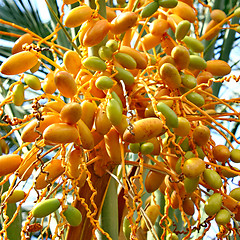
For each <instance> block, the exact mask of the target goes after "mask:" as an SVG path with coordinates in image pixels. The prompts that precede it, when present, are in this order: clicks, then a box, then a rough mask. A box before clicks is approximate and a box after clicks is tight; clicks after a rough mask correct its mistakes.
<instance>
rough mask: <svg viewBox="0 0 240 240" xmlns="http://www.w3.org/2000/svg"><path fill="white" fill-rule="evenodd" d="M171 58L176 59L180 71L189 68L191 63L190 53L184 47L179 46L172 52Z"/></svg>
mask: <svg viewBox="0 0 240 240" xmlns="http://www.w3.org/2000/svg"><path fill="white" fill-rule="evenodd" d="M171 57H172V58H173V59H174V62H175V66H176V68H177V69H178V70H182V69H185V68H187V67H188V65H189V62H190V53H189V51H188V49H187V48H185V47H184V46H181V45H178V46H176V47H174V48H173V49H172V51H171Z"/></svg>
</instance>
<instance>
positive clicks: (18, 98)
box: [13, 83, 24, 106]
mask: <svg viewBox="0 0 240 240" xmlns="http://www.w3.org/2000/svg"><path fill="white" fill-rule="evenodd" d="M13 103H14V104H15V105H16V106H21V105H22V104H23V103H24V85H23V83H20V84H18V85H17V86H16V88H15V89H14V90H13Z"/></svg>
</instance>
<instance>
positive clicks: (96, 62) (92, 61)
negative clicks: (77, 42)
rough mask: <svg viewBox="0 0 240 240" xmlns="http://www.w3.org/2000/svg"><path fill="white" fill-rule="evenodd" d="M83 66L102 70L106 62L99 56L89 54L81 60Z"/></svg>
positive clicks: (104, 68) (105, 66)
mask: <svg viewBox="0 0 240 240" xmlns="http://www.w3.org/2000/svg"><path fill="white" fill-rule="evenodd" d="M82 64H83V66H84V67H85V68H87V69H89V70H93V71H99V72H104V71H105V70H106V68H107V65H106V63H105V62H104V61H103V60H102V59H101V58H99V57H96V56H91V57H88V58H85V59H84V60H83V62H82Z"/></svg>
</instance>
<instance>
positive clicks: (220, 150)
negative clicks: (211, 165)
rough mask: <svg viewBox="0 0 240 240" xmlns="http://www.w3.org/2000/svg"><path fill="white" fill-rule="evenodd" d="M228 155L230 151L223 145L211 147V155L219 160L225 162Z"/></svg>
mask: <svg viewBox="0 0 240 240" xmlns="http://www.w3.org/2000/svg"><path fill="white" fill-rule="evenodd" d="M230 155H231V153H230V151H229V149H228V147H227V146H225V145H217V146H215V147H214V148H213V157H214V158H215V159H216V160H217V161H219V162H223V163H225V162H226V161H227V160H228V159H229V157H230Z"/></svg>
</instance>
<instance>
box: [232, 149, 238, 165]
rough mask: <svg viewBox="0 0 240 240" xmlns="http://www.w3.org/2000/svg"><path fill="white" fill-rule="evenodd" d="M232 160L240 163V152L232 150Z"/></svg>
mask: <svg viewBox="0 0 240 240" xmlns="http://www.w3.org/2000/svg"><path fill="white" fill-rule="evenodd" d="M230 159H231V160H232V161H233V162H235V163H239V162H240V150H239V149H232V151H231V152H230Z"/></svg>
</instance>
